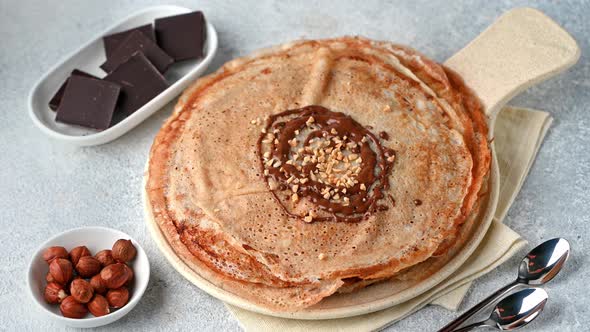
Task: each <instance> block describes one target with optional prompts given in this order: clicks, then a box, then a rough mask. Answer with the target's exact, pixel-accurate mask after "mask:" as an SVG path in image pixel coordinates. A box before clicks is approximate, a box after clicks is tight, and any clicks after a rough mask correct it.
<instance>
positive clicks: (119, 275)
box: [100, 263, 129, 289]
mask: <svg viewBox="0 0 590 332" xmlns="http://www.w3.org/2000/svg"><path fill="white" fill-rule="evenodd" d="M100 277H101V278H102V280H103V281H104V284H105V285H106V286H107V287H108V288H110V289H115V288H119V287H121V286H123V285H124V284H125V283H126V282H127V280H128V279H129V270H128V269H127V265H125V264H123V263H115V264H111V265H109V266H107V267H105V268H104V269H102V271H100Z"/></svg>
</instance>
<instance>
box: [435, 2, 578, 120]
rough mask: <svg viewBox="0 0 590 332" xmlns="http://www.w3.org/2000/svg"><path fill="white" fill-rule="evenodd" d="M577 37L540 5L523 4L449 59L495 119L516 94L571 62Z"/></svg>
mask: <svg viewBox="0 0 590 332" xmlns="http://www.w3.org/2000/svg"><path fill="white" fill-rule="evenodd" d="M579 57H580V48H579V47H578V45H577V43H576V41H575V40H574V39H573V38H572V37H571V36H570V35H569V33H567V31H565V30H564V29H563V28H561V27H560V26H559V25H558V24H557V23H555V22H554V21H553V20H552V19H551V18H549V17H547V16H546V15H545V14H543V13H541V12H540V11H538V10H536V9H532V8H517V9H513V10H510V11H509V12H507V13H505V14H504V15H502V16H501V17H500V18H498V20H497V21H496V22H494V24H492V25H491V26H490V27H488V28H487V29H486V30H485V31H484V32H482V33H481V34H480V35H479V36H478V37H477V38H475V39H474V40H473V41H472V42H471V43H469V44H468V45H467V46H465V48H463V49H462V50H461V51H459V52H458V53H456V54H455V55H453V56H452V57H451V58H450V59H448V60H447V61H446V62H445V66H447V67H449V68H450V69H452V70H453V71H455V72H457V73H458V74H459V75H461V77H463V79H464V80H465V82H466V83H467V85H468V86H469V87H471V88H472V89H473V90H474V91H475V93H476V94H477V95H478V96H479V98H480V99H481V101H482V103H483V105H484V109H485V112H486V114H487V115H488V116H489V117H491V118H492V119H494V118H495V115H496V114H497V112H498V111H499V110H500V109H501V108H502V106H504V104H506V102H508V100H510V99H511V98H512V97H514V96H515V95H517V94H518V93H520V92H522V91H523V90H524V89H526V88H528V87H530V86H532V85H533V84H537V83H539V82H541V81H543V80H545V79H548V78H549V77H551V76H554V75H556V74H558V73H559V72H561V71H563V70H565V69H567V68H569V67H571V66H572V65H573V64H575V63H576V62H577V61H578V59H579Z"/></svg>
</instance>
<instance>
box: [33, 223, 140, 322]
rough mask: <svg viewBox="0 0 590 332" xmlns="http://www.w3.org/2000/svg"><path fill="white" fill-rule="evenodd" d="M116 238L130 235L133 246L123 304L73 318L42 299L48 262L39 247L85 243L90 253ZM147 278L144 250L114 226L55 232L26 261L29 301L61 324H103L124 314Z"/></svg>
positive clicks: (73, 245)
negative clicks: (104, 312) (127, 294)
mask: <svg viewBox="0 0 590 332" xmlns="http://www.w3.org/2000/svg"><path fill="white" fill-rule="evenodd" d="M118 239H130V240H131V242H132V243H133V245H134V246H135V248H136V249H137V256H136V257H135V259H134V260H133V261H132V262H131V264H130V265H131V267H132V268H133V272H134V279H133V284H132V285H131V286H130V287H129V291H130V298H129V302H128V303H127V304H126V305H125V306H124V307H123V308H120V309H117V310H115V311H112V312H111V313H110V314H108V315H106V316H102V317H94V316H92V314H90V313H88V315H87V316H86V317H85V318H82V319H73V318H66V317H64V316H62V314H61V313H60V311H59V305H57V304H49V303H47V302H45V299H44V297H43V291H44V289H45V285H46V284H47V282H46V281H45V276H46V275H47V272H49V266H48V265H47V263H46V262H45V261H44V260H43V251H44V250H45V249H46V248H48V247H51V246H62V247H65V248H66V249H67V250H68V251H70V250H71V249H72V248H74V247H77V246H80V245H85V246H86V247H88V249H89V250H90V252H91V253H92V254H93V255H94V254H96V253H97V252H99V251H100V250H103V249H110V248H111V247H112V246H113V243H115V241H117V240H118ZM149 279H150V262H149V261H148V258H147V256H146V254H145V251H143V249H142V248H141V246H140V245H139V243H137V241H135V240H134V239H133V238H131V237H130V236H129V235H127V234H125V233H123V232H121V231H117V230H114V229H110V228H105V227H82V228H75V229H71V230H69V231H65V232H63V233H61V234H58V235H56V236H54V237H52V238H50V239H49V240H47V241H46V242H45V243H43V244H42V245H41V246H40V247H39V248H38V249H37V251H36V252H35V254H34V255H33V258H32V259H31V262H30V264H29V270H28V275H27V284H28V286H29V287H28V288H29V291H30V294H31V297H32V298H33V301H34V302H35V303H37V307H38V308H39V309H40V310H41V311H42V312H43V313H45V314H46V315H47V316H48V317H50V318H51V319H53V320H55V321H57V322H60V323H62V324H64V325H68V326H72V327H79V328H80V327H81V328H89V327H96V326H102V325H106V324H109V323H112V322H114V321H116V320H117V319H119V318H121V317H123V316H125V315H126V314H127V313H128V312H129V311H131V309H133V307H135V305H136V304H137V303H138V302H139V300H140V299H141V296H142V295H143V293H144V292H145V289H146V288H147V285H148V281H149Z"/></svg>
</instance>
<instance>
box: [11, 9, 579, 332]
mask: <svg viewBox="0 0 590 332" xmlns="http://www.w3.org/2000/svg"><path fill="white" fill-rule="evenodd" d="M178 3H179V4H181V5H186V6H188V7H191V8H195V9H202V10H203V11H204V12H205V13H206V16H207V18H208V19H209V20H210V21H211V22H212V23H213V24H214V25H215V26H216V27H217V29H218V32H219V38H220V46H221V47H220V52H219V54H218V56H217V57H216V59H215V60H214V63H213V66H212V68H211V69H214V68H217V67H218V66H219V65H221V64H222V63H224V62H225V61H227V60H229V59H231V58H234V57H236V56H239V55H244V54H247V53H249V52H250V51H252V50H254V49H257V48H260V47H264V46H268V45H272V44H277V43H281V42H286V41H289V40H292V39H295V38H301V37H308V38H316V37H332V36H340V35H344V34H359V35H364V36H368V37H371V38H376V39H387V40H392V41H396V42H398V43H403V44H409V45H413V46H414V47H415V48H417V49H418V50H421V51H422V52H424V53H425V54H427V55H429V56H431V57H433V58H434V59H436V60H439V61H444V60H445V59H446V58H447V57H449V56H450V55H452V54H453V53H454V52H455V51H457V50H459V49H460V48H461V47H462V46H463V45H465V44H466V43H467V42H468V41H470V40H471V39H472V38H474V37H475V36H476V35H477V34H478V33H479V32H480V31H482V30H483V29H484V28H485V27H486V26H488V25H489V24H490V23H491V22H492V21H493V20H494V18H495V17H497V16H499V15H500V14H501V13H502V12H504V11H505V10H507V9H510V8H512V7H517V6H524V5H527V4H529V3H528V2H526V1H514V2H513V1H470V0H458V1H371V0H365V1H346V2H344V1H330V2H328V1H325V2H319V1H309V2H304V1H289V2H287V1H283V2H280V1H252V2H242V1H233V2H226V1H192V2H191V1H179V2H178ZM151 4H156V1H139V0H138V1H120V2H114V1H113V2H105V1H73V0H67V1H66V0H61V1H29V0H27V1H9V0H4V1H0V211H1V219H0V220H1V221H0V225H1V227H0V243H1V249H0V252H1V253H0V308H2V310H1V311H0V330H10V331H23V330H62V329H65V328H64V327H62V326H59V325H54V323H53V322H52V321H50V320H48V319H46V318H45V316H43V315H42V314H40V312H39V311H37V309H36V308H35V307H33V303H32V302H31V300H30V298H29V296H28V294H27V290H26V284H25V278H24V277H25V272H26V265H27V263H28V261H29V258H30V257H31V254H32V253H33V250H34V249H35V248H36V247H37V246H38V245H39V244H40V243H41V242H43V241H44V240H45V239H46V238H47V237H49V236H50V235H52V234H55V233H58V232H61V231H64V230H67V229H69V228H73V227H78V226H84V225H102V226H108V227H113V228H117V229H120V230H122V231H124V232H127V233H129V234H131V235H132V236H134V237H135V238H136V239H138V240H139V241H141V243H142V245H143V246H144V248H145V249H146V250H147V253H148V255H149V257H150V260H151V263H152V275H151V276H152V277H151V281H150V285H149V289H148V290H147V292H146V294H145V296H144V297H143V299H142V300H141V302H140V303H139V304H138V306H137V307H136V308H135V309H134V310H133V311H132V312H131V313H130V314H129V315H127V316H126V317H125V318H123V319H121V320H120V321H118V322H117V323H115V324H112V325H109V326H107V327H105V328H104V330H113V331H115V330H127V331H143V330H192V331H219V330H228V331H237V330H240V327H239V325H238V323H237V322H236V321H235V320H234V319H233V318H232V317H231V315H230V314H229V313H228V312H227V311H226V310H225V308H224V306H223V304H222V303H221V302H219V301H217V300H215V299H214V298H212V297H210V296H209V295H207V294H205V293H204V292H202V291H201V290H199V289H198V288H197V287H195V286H193V285H191V284H190V283H189V282H188V281H186V280H185V279H184V278H182V276H180V274H178V273H177V272H176V271H175V270H173V269H172V267H171V266H170V265H169V264H168V263H167V262H166V260H165V259H164V257H163V255H162V254H161V253H160V252H159V251H158V249H157V248H156V246H155V243H154V242H153V241H152V239H151V238H150V236H149V234H148V231H147V229H146V227H145V225H144V222H143V218H142V209H141V203H140V184H141V178H142V169H143V166H144V163H145V160H146V156H147V153H148V149H149V147H150V144H151V142H152V139H153V137H154V134H155V133H156V132H157V131H158V128H159V127H160V124H161V123H162V121H163V120H164V119H165V118H166V117H167V116H168V114H169V113H170V107H168V108H165V109H163V110H162V111H160V112H159V113H157V114H156V115H155V116H153V117H151V118H150V119H149V120H148V121H146V122H145V123H143V124H141V125H140V126H139V127H137V128H136V129H135V130H133V131H132V132H130V133H129V134H127V135H125V136H123V137H122V138H120V139H118V140H117V141H115V142H113V143H110V144H107V145H103V146H99V147H91V148H76V147H73V146H68V145H64V144H62V143H60V142H57V141H54V140H51V139H49V138H47V137H46V136H45V135H44V134H43V133H41V132H40V131H39V130H38V129H37V128H36V127H35V126H34V125H33V123H32V122H31V120H30V119H29V117H28V115H27V103H26V100H27V94H28V92H29V90H30V89H31V87H32V86H33V84H34V82H35V81H36V80H37V79H38V78H39V77H40V76H41V75H42V74H43V73H44V72H45V71H46V70H47V69H49V68H50V67H51V66H53V65H54V64H55V63H56V62H57V61H58V60H59V59H60V58H62V57H63V56H64V55H66V54H68V53H69V52H71V51H72V50H74V49H76V48H78V47H79V45H81V43H84V42H86V41H87V40H88V39H89V38H92V37H93V36H94V35H95V34H97V33H98V32H100V31H101V30H103V29H105V28H106V27H108V26H110V25H111V24H113V23H114V22H117V21H118V20H120V19H121V18H122V17H124V16H126V15H128V14H130V13H133V12H134V11H137V10H139V9H142V8H145V7H147V6H149V5H151ZM529 5H531V6H533V7H537V8H540V9H542V10H543V11H544V12H546V13H547V14H549V15H550V16H552V17H553V18H554V19H555V20H557V21H558V22H560V23H561V24H562V25H563V26H564V27H565V28H566V29H567V30H568V31H570V32H571V33H572V34H573V35H574V37H575V38H576V39H577V41H578V42H579V44H580V47H581V48H582V58H581V59H580V62H579V63H578V64H577V65H576V66H575V67H574V68H573V69H572V70H570V71H569V72H568V73H567V74H565V75H561V76H559V77H557V78H554V79H552V80H550V81H548V82H545V83H543V84H541V85H539V86H537V87H534V88H532V89H530V90H529V91H526V92H525V93H523V94H522V95H520V96H518V97H517V98H516V99H515V100H514V101H512V104H513V105H518V106H525V107H533V108H538V109H543V110H547V111H549V112H551V113H552V114H553V116H554V117H555V122H554V125H553V127H552V128H551V130H550V131H549V134H548V136H547V139H546V141H545V143H544V144H543V146H542V148H541V151H540V153H539V156H538V159H537V161H536V163H535V164H534V166H533V168H532V170H531V174H530V176H529V178H528V180H527V181H526V183H525V185H524V187H523V189H522V192H521V193H520V195H519V197H518V198H517V200H516V202H515V203H514V206H513V207H512V209H511V210H510V212H509V215H508V217H507V218H506V221H505V222H506V223H507V224H508V225H510V226H511V227H512V228H513V229H515V230H516V231H517V232H519V233H520V234H522V235H523V236H524V237H525V238H526V239H527V240H529V241H530V243H531V244H535V243H538V242H540V241H542V240H545V239H548V238H551V237H556V236H563V237H566V238H568V239H569V240H570V241H571V244H572V246H573V255H572V258H571V260H570V261H569V263H568V265H567V267H566V269H565V271H564V272H563V274H562V275H560V276H559V278H557V280H555V281H554V282H552V283H551V284H549V285H547V291H548V293H549V295H550V301H549V304H548V305H547V308H546V310H545V312H544V313H543V315H542V317H540V318H539V319H538V320H537V321H536V322H534V324H533V325H532V326H531V327H530V328H529V329H528V330H529V331H555V330H560V331H581V330H587V329H588V325H589V324H590V313H589V309H588V307H589V306H590V291H589V290H588V287H587V284H586V280H585V278H584V277H585V276H586V275H588V274H590V268H589V267H588V265H587V264H588V263H589V260H588V254H587V251H586V250H589V249H590V246H589V244H588V237H589V235H590V217H589V214H590V130H589V129H588V128H589V126H590V110H588V104H589V102H590V63H589V61H588V60H589V55H590V44H589V40H590V24H588V17H590V4H589V3H588V2H582V1H559V2H557V1H551V2H538V3H532V2H531V3H530V4H529ZM515 144H518V142H515ZM518 260H519V258H514V259H512V260H510V261H509V262H507V263H506V264H504V265H503V266H501V267H499V268H498V269H497V270H495V271H493V272H492V273H490V274H488V275H486V276H485V277H482V278H481V279H479V280H478V281H477V282H475V285H474V287H473V288H472V290H471V291H470V292H469V294H468V296H467V298H466V300H465V301H464V303H463V305H462V310H464V309H465V308H467V307H468V306H470V305H473V304H474V303H476V302H477V301H479V300H481V299H482V298H483V297H485V295H486V294H489V293H490V292H492V291H493V290H494V289H496V288H498V287H499V286H501V285H503V284H504V283H506V282H508V281H510V280H511V279H512V278H513V277H514V275H515V270H516V266H517V262H518ZM455 315H456V314H455V313H453V312H449V311H446V310H444V309H441V308H439V307H427V308H425V309H423V310H421V311H420V312H418V313H416V314H414V315H412V316H411V317H408V318H406V319H405V320H403V321H401V322H399V323H397V324H395V325H393V326H391V327H389V328H388V330H391V331H430V330H435V329H436V328H437V327H441V326H442V325H444V323H445V322H446V321H448V320H450V319H452V318H453V317H454V316H455Z"/></svg>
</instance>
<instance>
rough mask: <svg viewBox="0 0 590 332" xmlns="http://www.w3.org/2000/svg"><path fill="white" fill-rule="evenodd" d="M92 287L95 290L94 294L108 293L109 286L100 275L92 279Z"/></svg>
mask: <svg viewBox="0 0 590 332" xmlns="http://www.w3.org/2000/svg"><path fill="white" fill-rule="evenodd" d="M90 286H92V288H93V289H94V293H97V294H104V293H106V292H107V286H106V285H105V283H104V281H103V280H102V278H101V277H100V274H97V275H95V276H94V277H92V278H90Z"/></svg>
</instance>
